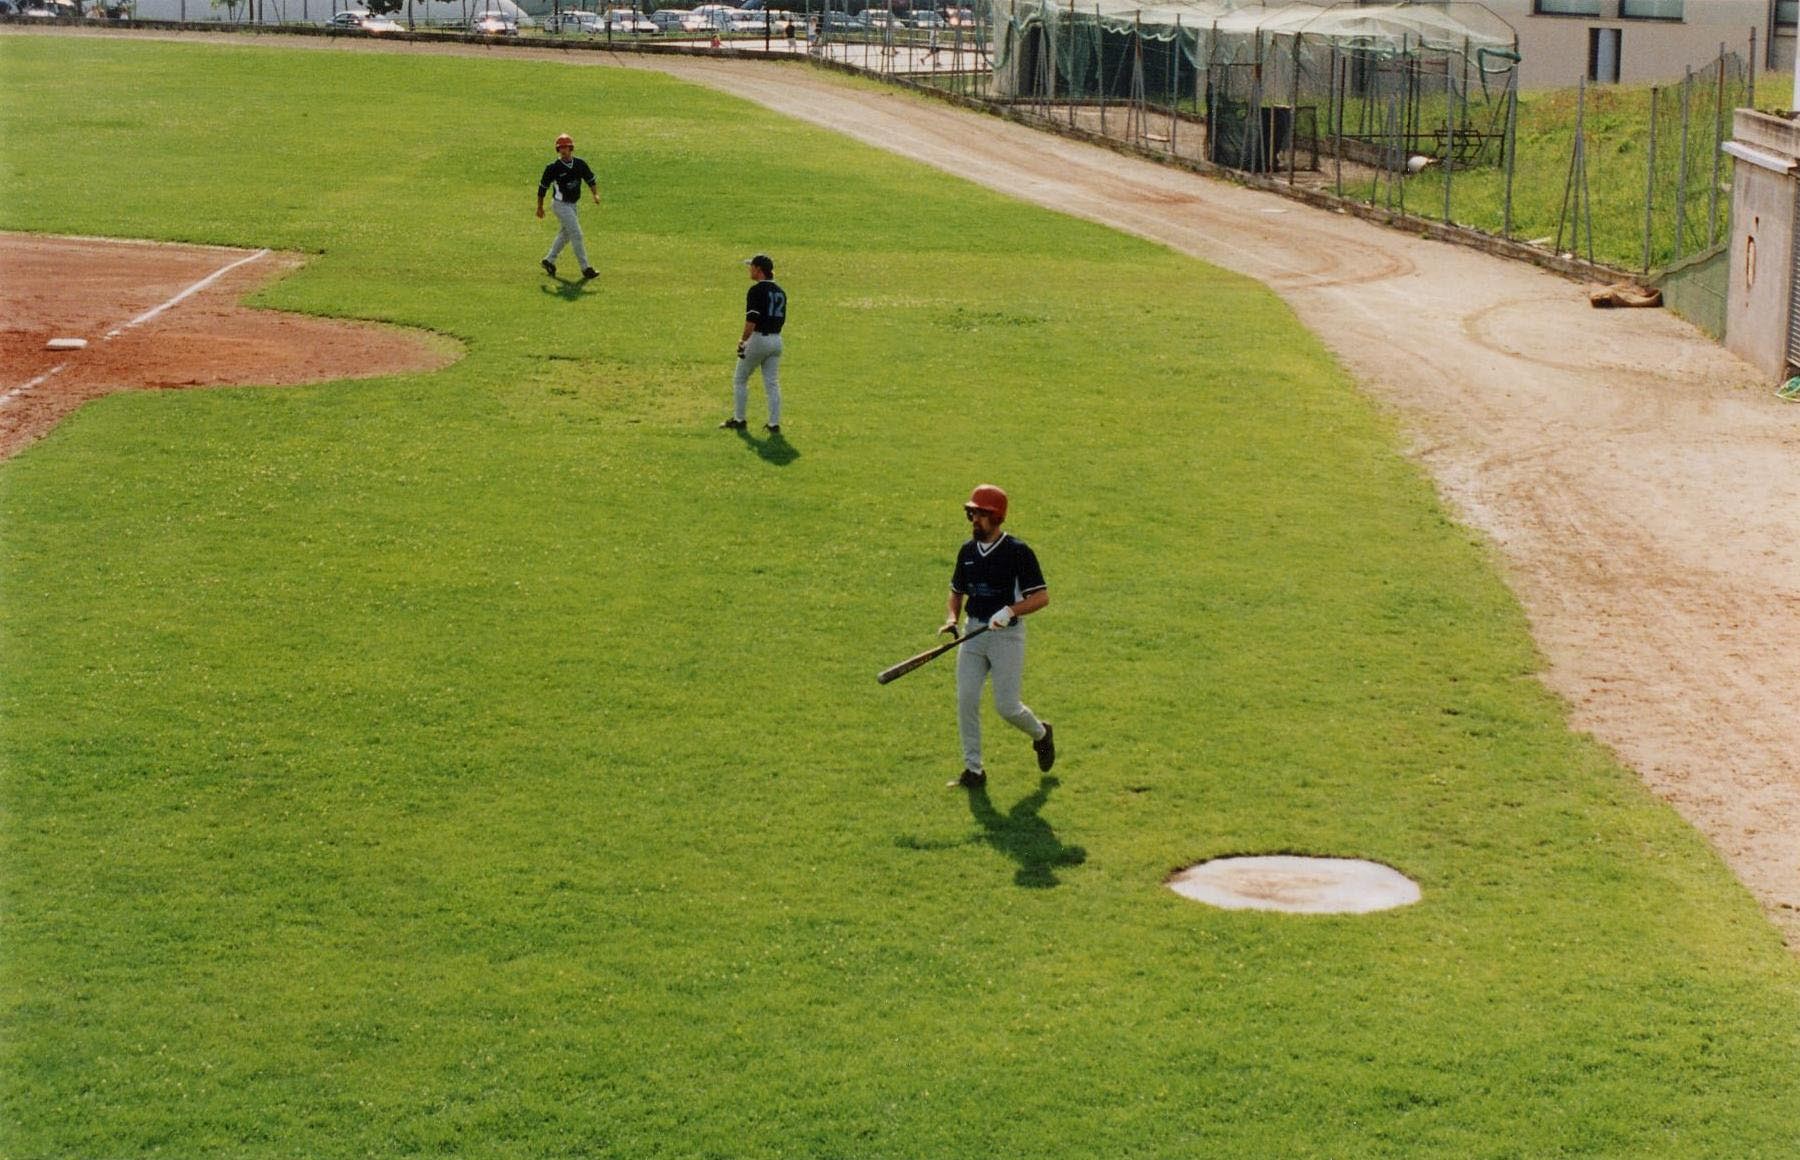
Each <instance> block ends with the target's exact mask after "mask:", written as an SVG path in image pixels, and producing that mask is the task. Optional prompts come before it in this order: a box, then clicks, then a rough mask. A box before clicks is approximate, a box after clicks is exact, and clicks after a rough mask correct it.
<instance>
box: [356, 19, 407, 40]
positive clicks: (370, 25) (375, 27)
mask: <svg viewBox="0 0 1800 1160" xmlns="http://www.w3.org/2000/svg"><path fill="white" fill-rule="evenodd" d="M362 30H363V31H364V32H368V33H373V34H375V35H377V36H380V35H383V34H387V33H394V32H405V31H406V26H405V25H403V24H401V23H400V22H399V21H398V20H393V19H390V18H389V17H386V16H371V17H369V18H368V19H367V20H365V21H363V22H362Z"/></svg>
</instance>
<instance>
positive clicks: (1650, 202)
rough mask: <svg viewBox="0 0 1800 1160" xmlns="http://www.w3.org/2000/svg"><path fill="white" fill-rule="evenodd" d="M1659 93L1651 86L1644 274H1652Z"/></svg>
mask: <svg viewBox="0 0 1800 1160" xmlns="http://www.w3.org/2000/svg"><path fill="white" fill-rule="evenodd" d="M1658 91H1659V90H1658V89H1657V87H1656V86H1655V85H1651V86H1650V149H1649V164H1648V166H1647V168H1648V169H1649V174H1650V175H1649V177H1648V178H1646V179H1645V185H1644V273H1646V274H1648V273H1649V272H1650V232H1651V229H1652V223H1653V222H1654V220H1655V219H1654V216H1653V215H1654V212H1655V206H1656V105H1657V101H1656V94H1657V93H1658Z"/></svg>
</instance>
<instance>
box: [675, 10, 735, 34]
mask: <svg viewBox="0 0 1800 1160" xmlns="http://www.w3.org/2000/svg"><path fill="white" fill-rule="evenodd" d="M736 11H737V9H735V8H733V7H731V6H730V5H729V4H702V5H700V6H699V7H698V8H696V9H694V10H693V11H692V12H690V13H688V15H687V19H685V20H683V21H682V22H681V27H682V28H684V29H685V30H687V31H688V32H726V31H728V30H729V29H730V28H731V17H732V14H733V13H735V12H736Z"/></svg>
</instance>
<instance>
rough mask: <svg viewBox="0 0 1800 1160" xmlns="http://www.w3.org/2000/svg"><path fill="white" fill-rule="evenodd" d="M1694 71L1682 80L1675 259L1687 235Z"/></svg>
mask: <svg viewBox="0 0 1800 1160" xmlns="http://www.w3.org/2000/svg"><path fill="white" fill-rule="evenodd" d="M1693 96H1694V70H1693V67H1692V66H1689V68H1688V70H1687V75H1686V76H1685V77H1683V78H1682V80H1681V169H1680V170H1679V171H1678V173H1677V177H1676V185H1675V257H1677V258H1680V257H1681V252H1682V249H1683V245H1682V242H1683V235H1684V234H1686V233H1687V185H1688V123H1689V120H1690V115H1691V111H1692V109H1693V104H1694V101H1693Z"/></svg>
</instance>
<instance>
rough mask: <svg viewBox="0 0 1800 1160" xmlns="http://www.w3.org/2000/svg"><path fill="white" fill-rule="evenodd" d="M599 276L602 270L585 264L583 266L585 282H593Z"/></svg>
mask: <svg viewBox="0 0 1800 1160" xmlns="http://www.w3.org/2000/svg"><path fill="white" fill-rule="evenodd" d="M599 276H600V271H598V270H596V269H594V268H593V267H592V266H583V267H582V268H581V280H582V281H583V282H592V281H593V280H594V279H595V278H598V277H599Z"/></svg>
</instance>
